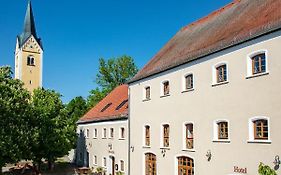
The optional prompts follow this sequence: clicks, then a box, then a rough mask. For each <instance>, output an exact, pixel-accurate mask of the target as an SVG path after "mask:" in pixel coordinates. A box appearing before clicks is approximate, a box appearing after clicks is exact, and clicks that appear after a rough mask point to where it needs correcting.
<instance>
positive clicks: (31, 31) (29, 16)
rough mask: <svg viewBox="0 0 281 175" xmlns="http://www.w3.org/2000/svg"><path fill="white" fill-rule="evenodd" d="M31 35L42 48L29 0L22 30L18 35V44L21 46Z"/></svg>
mask: <svg viewBox="0 0 281 175" xmlns="http://www.w3.org/2000/svg"><path fill="white" fill-rule="evenodd" d="M31 36H33V37H34V38H35V39H36V41H37V42H38V43H39V45H40V46H41V48H42V43H41V40H40V38H38V37H37V33H36V27H35V20H34V16H33V10H32V5H31V1H30V0H29V2H28V5H27V9H26V14H25V18H24V25H23V32H22V34H21V35H19V36H18V40H19V46H20V47H21V46H22V45H23V44H24V43H25V42H26V41H27V40H28V39H29V38H30V37H31Z"/></svg>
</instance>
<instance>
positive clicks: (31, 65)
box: [15, 1, 43, 92]
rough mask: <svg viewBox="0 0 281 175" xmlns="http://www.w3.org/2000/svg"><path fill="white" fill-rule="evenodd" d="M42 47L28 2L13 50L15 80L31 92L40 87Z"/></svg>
mask: <svg viewBox="0 0 281 175" xmlns="http://www.w3.org/2000/svg"><path fill="white" fill-rule="evenodd" d="M42 74H43V47H42V42H41V39H40V38H39V37H38V36H37V34H36V28H35V21H34V16H33V11H32V6H31V1H29V2H28V5H27V10H26V14H25V19H24V27H23V32H22V33H21V34H20V35H18V36H17V41H16V50H15V78H16V79H20V80H21V81H23V82H24V87H25V88H26V89H27V90H28V91H30V92H32V91H33V90H34V89H36V88H38V87H42V80H43V79H42V78H43V75H42Z"/></svg>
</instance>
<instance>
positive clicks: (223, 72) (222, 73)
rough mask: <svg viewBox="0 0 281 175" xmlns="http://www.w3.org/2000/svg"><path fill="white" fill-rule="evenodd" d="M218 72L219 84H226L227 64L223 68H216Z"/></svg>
mask: <svg viewBox="0 0 281 175" xmlns="http://www.w3.org/2000/svg"><path fill="white" fill-rule="evenodd" d="M216 70H217V83H221V82H225V81H227V69H226V64H223V65H221V66H218V67H217V68H216Z"/></svg>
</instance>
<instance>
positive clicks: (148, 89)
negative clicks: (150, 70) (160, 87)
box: [145, 86, 150, 100]
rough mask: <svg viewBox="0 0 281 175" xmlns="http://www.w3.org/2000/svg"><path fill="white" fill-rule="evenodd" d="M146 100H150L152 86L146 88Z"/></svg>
mask: <svg viewBox="0 0 281 175" xmlns="http://www.w3.org/2000/svg"><path fill="white" fill-rule="evenodd" d="M145 100H150V87H149V86H147V87H146V88H145Z"/></svg>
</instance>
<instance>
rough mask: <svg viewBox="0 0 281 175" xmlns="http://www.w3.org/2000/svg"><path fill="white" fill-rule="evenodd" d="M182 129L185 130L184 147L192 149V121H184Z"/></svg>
mask: <svg viewBox="0 0 281 175" xmlns="http://www.w3.org/2000/svg"><path fill="white" fill-rule="evenodd" d="M184 130H185V139H184V142H185V146H184V149H193V148H194V132H193V123H186V124H185V125H184Z"/></svg>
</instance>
